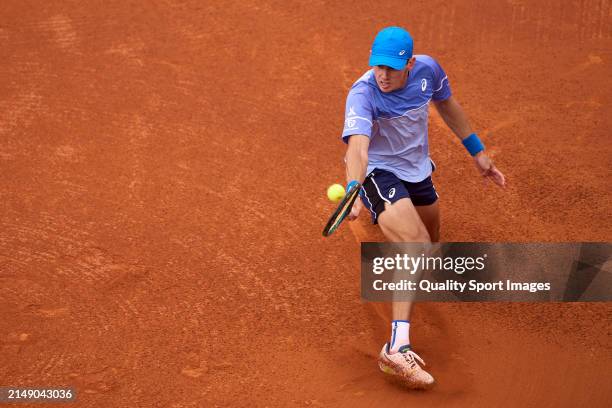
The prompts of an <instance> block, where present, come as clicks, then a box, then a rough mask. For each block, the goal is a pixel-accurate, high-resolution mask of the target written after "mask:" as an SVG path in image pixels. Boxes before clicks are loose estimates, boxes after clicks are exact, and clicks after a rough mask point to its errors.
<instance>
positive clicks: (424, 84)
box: [421, 78, 427, 92]
mask: <svg viewBox="0 0 612 408" xmlns="http://www.w3.org/2000/svg"><path fill="white" fill-rule="evenodd" d="M425 89H427V80H426V79H425V78H423V79H421V91H423V92H425Z"/></svg>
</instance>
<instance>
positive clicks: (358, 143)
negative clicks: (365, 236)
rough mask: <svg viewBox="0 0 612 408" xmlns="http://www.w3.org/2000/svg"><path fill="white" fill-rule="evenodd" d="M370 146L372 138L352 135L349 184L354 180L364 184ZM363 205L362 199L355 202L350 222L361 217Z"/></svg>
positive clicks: (349, 141)
mask: <svg viewBox="0 0 612 408" xmlns="http://www.w3.org/2000/svg"><path fill="white" fill-rule="evenodd" d="M369 146H370V138H369V137H368V136H366V135H352V136H350V137H349V140H348V147H347V149H346V156H345V157H344V161H345V162H346V182H347V184H348V183H350V182H351V181H353V180H357V181H358V182H359V183H360V184H363V180H364V179H365V177H366V171H367V168H368V147H369ZM362 207H363V204H362V203H361V200H360V199H357V200H356V201H355V204H353V208H352V209H351V213H350V214H349V215H348V219H349V221H353V220H354V219H355V218H357V217H358V216H359V212H360V211H361V208H362Z"/></svg>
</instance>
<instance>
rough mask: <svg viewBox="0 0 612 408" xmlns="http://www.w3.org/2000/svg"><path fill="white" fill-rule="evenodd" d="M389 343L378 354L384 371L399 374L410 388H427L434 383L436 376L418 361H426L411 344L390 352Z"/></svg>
mask: <svg viewBox="0 0 612 408" xmlns="http://www.w3.org/2000/svg"><path fill="white" fill-rule="evenodd" d="M388 347H389V344H388V343H387V344H385V345H384V346H383V348H382V350H381V351H380V355H379V356H378V366H379V367H380V369H381V370H382V372H384V373H386V374H390V375H395V376H398V377H399V379H400V380H401V381H402V383H404V384H406V386H408V388H413V389H427V388H430V387H431V386H432V385H433V384H434V382H435V381H434V378H433V377H432V376H431V374H429V373H428V372H427V371H425V370H423V369H422V368H421V366H420V365H419V364H418V363H417V361H418V362H420V363H421V364H423V365H425V362H424V361H423V360H422V359H421V357H419V356H418V354H417V353H415V352H414V351H412V350H411V349H410V346H403V347H401V348H400V351H398V352H397V353H393V354H388V350H389V349H388Z"/></svg>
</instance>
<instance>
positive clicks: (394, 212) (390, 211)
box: [378, 198, 430, 352]
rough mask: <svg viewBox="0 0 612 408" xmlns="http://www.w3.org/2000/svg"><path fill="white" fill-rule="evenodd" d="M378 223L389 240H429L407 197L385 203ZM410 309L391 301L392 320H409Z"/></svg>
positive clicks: (394, 349)
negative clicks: (391, 202)
mask: <svg viewBox="0 0 612 408" xmlns="http://www.w3.org/2000/svg"><path fill="white" fill-rule="evenodd" d="M378 224H379V225H380V228H381V230H382V232H383V234H384V235H385V237H386V238H387V239H388V240H389V241H390V242H425V243H427V242H430V238H429V233H428V232H427V228H426V227H425V224H423V221H422V220H421V217H420V216H419V213H418V212H417V210H416V209H415V207H414V205H413V204H412V201H410V199H408V198H403V199H401V200H398V201H396V202H395V203H393V204H389V203H386V204H385V211H384V212H383V213H382V214H380V216H379V218H378ZM411 309H412V302H393V303H392V315H393V320H394V321H398V320H404V321H410V312H411ZM406 338H407V339H409V337H408V333H406ZM408 343H409V340H408ZM402 345H403V344H397V345H394V347H393V348H392V349H391V351H392V352H393V351H396V350H397V349H398V348H399V346H402Z"/></svg>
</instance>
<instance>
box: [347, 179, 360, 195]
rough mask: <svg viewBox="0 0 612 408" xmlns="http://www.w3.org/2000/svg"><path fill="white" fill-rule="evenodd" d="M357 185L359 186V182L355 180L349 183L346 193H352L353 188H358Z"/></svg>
mask: <svg viewBox="0 0 612 408" xmlns="http://www.w3.org/2000/svg"><path fill="white" fill-rule="evenodd" d="M357 184H359V182H358V181H357V180H353V181H351V182H350V183H348V184H347V185H346V192H347V193H348V192H349V191H351V188H353V186H356V185H357Z"/></svg>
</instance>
